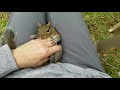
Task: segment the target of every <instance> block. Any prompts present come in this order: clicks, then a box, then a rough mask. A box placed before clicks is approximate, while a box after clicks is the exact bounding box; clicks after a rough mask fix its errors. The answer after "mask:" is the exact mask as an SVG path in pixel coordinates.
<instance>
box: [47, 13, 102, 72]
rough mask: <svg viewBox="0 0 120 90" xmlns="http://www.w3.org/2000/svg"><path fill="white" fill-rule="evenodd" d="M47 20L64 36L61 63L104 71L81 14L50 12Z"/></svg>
mask: <svg viewBox="0 0 120 90" xmlns="http://www.w3.org/2000/svg"><path fill="white" fill-rule="evenodd" d="M47 20H48V21H51V24H52V25H53V27H56V28H57V30H58V32H59V33H60V34H61V36H62V42H61V44H62V46H63V57H62V61H61V62H63V63H71V64H74V65H77V66H80V67H83V68H88V67H89V68H94V69H97V70H99V71H103V69H102V66H101V62H100V59H99V56H98V55H97V52H96V49H95V47H94V45H93V43H92V41H91V38H90V34H89V31H88V28H87V26H86V24H85V22H84V20H83V18H82V16H81V14H80V13H79V12H48V13H47Z"/></svg>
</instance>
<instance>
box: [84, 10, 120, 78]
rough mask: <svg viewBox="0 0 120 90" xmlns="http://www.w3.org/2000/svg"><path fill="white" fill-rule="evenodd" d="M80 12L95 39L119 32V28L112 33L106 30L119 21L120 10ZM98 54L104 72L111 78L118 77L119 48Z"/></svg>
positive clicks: (119, 63)
mask: <svg viewBox="0 0 120 90" xmlns="http://www.w3.org/2000/svg"><path fill="white" fill-rule="evenodd" d="M82 14H83V17H84V20H85V22H86V24H87V26H88V28H89V30H90V33H91V35H92V37H94V38H95V40H96V41H99V40H104V39H106V38H109V37H112V36H114V35H118V34H120V29H118V30H116V31H115V32H113V33H109V32H108V30H109V29H110V28H111V27H113V26H114V25H115V24H116V23H118V22H120V12H83V13H82ZM100 56H101V57H102V58H103V60H101V61H102V65H103V68H104V70H105V71H106V73H108V74H109V75H110V76H111V77H113V78H119V77H120V76H119V75H118V72H119V71H120V49H110V50H107V51H105V52H102V53H100ZM111 65H112V66H114V67H115V68H114V67H112V66H111ZM116 68H117V69H116Z"/></svg>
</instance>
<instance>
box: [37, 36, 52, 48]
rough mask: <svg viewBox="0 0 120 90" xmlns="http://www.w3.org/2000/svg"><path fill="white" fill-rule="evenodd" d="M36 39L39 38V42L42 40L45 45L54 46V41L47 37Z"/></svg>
mask: <svg viewBox="0 0 120 90" xmlns="http://www.w3.org/2000/svg"><path fill="white" fill-rule="evenodd" d="M38 40H39V42H43V43H44V44H45V45H46V46H47V47H52V46H54V42H53V41H52V39H51V38H47V39H44V40H42V39H38Z"/></svg>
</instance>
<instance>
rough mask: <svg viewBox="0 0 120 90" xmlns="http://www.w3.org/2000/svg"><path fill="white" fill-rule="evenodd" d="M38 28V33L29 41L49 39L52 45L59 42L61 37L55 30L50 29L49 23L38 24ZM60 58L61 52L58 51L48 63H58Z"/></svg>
mask: <svg viewBox="0 0 120 90" xmlns="http://www.w3.org/2000/svg"><path fill="white" fill-rule="evenodd" d="M37 27H38V31H37V34H36V35H31V36H30V39H31V40H32V39H39V38H40V39H47V38H51V39H52V41H53V43H54V45H58V44H59V42H60V41H61V36H60V34H59V33H58V32H57V30H56V29H55V28H53V27H52V25H51V23H50V21H49V22H48V24H40V23H38V25H37ZM61 56H62V51H59V52H57V53H55V54H54V55H52V56H51V57H50V63H56V62H58V61H60V59H61Z"/></svg>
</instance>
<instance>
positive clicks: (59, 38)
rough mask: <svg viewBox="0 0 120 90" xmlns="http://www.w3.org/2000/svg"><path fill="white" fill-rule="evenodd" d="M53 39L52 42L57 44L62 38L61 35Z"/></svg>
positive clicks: (54, 36)
mask: <svg viewBox="0 0 120 90" xmlns="http://www.w3.org/2000/svg"><path fill="white" fill-rule="evenodd" d="M51 38H52V40H53V41H54V42H56V43H57V42H59V41H60V40H61V37H60V36H59V35H52V36H51Z"/></svg>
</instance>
